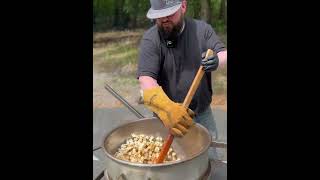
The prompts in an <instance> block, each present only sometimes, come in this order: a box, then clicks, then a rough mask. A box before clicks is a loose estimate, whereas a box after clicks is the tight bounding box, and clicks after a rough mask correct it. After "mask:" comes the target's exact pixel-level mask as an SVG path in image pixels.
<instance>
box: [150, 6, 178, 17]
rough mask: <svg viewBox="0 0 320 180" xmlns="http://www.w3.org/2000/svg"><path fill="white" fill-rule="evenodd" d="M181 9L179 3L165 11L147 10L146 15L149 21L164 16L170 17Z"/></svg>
mask: <svg viewBox="0 0 320 180" xmlns="http://www.w3.org/2000/svg"><path fill="white" fill-rule="evenodd" d="M180 7H181V3H180V4H177V5H175V6H172V7H169V8H167V9H161V10H154V9H151V8H150V9H149V11H148V13H147V18H149V19H158V18H162V17H166V16H170V15H172V14H174V13H175V12H177V11H178V10H179V9H180Z"/></svg>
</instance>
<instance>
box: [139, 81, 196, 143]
mask: <svg viewBox="0 0 320 180" xmlns="http://www.w3.org/2000/svg"><path fill="white" fill-rule="evenodd" d="M143 103H144V105H145V106H146V107H147V108H148V109H150V110H151V111H152V112H154V113H156V114H157V115H158V116H159V118H160V120H161V121H162V122H163V124H164V125H165V126H166V127H167V128H169V129H170V132H171V133H172V134H173V135H175V136H180V137H181V136H183V135H185V134H186V133H187V132H188V129H189V128H190V127H191V126H193V125H194V122H193V120H192V119H193V117H194V112H193V111H192V110H190V109H189V108H185V107H183V106H182V105H181V104H179V103H175V102H173V101H171V100H170V99H169V97H168V96H167V95H166V94H165V92H164V91H163V89H162V88H161V86H157V87H155V88H151V89H146V90H144V91H143Z"/></svg>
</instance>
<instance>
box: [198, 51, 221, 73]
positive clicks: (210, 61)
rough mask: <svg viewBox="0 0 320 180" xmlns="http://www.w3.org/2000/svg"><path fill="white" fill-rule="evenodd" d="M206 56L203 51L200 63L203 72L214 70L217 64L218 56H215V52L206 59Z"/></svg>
mask: <svg viewBox="0 0 320 180" xmlns="http://www.w3.org/2000/svg"><path fill="white" fill-rule="evenodd" d="M205 57H206V52H203V53H202V54H201V58H202V60H201V65H202V66H203V70H204V71H205V72H211V71H215V70H216V69H217V68H218V66H219V58H218V56H217V54H214V55H213V56H209V57H208V58H207V59H206V58H205Z"/></svg>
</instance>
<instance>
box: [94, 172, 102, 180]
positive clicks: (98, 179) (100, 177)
mask: <svg viewBox="0 0 320 180" xmlns="http://www.w3.org/2000/svg"><path fill="white" fill-rule="evenodd" d="M103 176H104V171H102V172H101V173H100V174H99V175H98V176H97V177H96V178H95V180H100V179H102V178H103Z"/></svg>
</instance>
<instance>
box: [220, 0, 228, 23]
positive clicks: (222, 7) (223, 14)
mask: <svg viewBox="0 0 320 180" xmlns="http://www.w3.org/2000/svg"><path fill="white" fill-rule="evenodd" d="M225 3H226V0H221V3H220V13H219V19H220V20H223V21H225V17H226V4H225Z"/></svg>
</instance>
